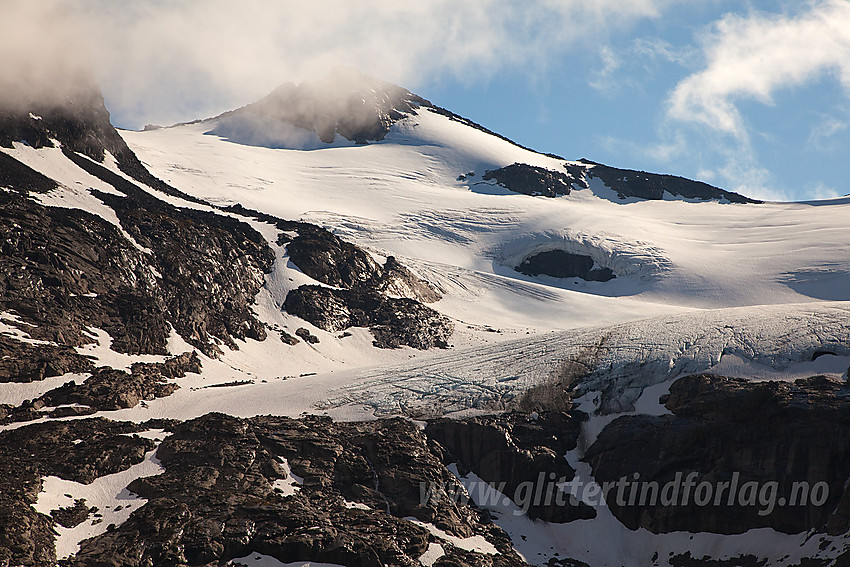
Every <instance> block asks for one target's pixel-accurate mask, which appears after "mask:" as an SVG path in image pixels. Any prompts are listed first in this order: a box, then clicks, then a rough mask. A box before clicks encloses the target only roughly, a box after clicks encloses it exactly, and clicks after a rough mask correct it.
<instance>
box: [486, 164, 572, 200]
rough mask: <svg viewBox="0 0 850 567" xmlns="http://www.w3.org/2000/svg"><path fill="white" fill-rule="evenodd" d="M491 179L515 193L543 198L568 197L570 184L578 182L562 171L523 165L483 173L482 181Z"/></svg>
mask: <svg viewBox="0 0 850 567" xmlns="http://www.w3.org/2000/svg"><path fill="white" fill-rule="evenodd" d="M491 179H492V180H495V181H496V183H498V184H499V185H501V186H502V187H505V188H507V189H510V190H511V191H514V192H516V193H522V194H524V195H534V196H537V195H542V196H544V197H557V196H558V195H569V194H570V189H571V187H572V184H573V183H577V182H578V181H577V179H575V178H573V177H572V176H571V175H569V174H568V173H564V172H563V171H552V170H550V169H545V168H543V167H537V166H534V165H528V164H525V163H514V164H511V165H508V166H506V167H503V168H501V169H494V170H491V171H487V172H485V173H484V180H485V181H489V180H491ZM579 179H580V178H579Z"/></svg>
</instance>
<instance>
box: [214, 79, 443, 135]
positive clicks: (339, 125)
mask: <svg viewBox="0 0 850 567" xmlns="http://www.w3.org/2000/svg"><path fill="white" fill-rule="evenodd" d="M422 105H430V103H429V102H428V101H427V100H425V99H423V98H421V97H419V96H417V95H415V94H413V93H411V92H410V91H408V90H407V89H405V88H402V87H400V86H398V85H394V84H392V83H387V82H384V81H381V80H379V79H375V78H374V77H370V76H368V75H365V74H363V73H360V72H358V71H356V70H353V69H350V68H340V69H337V70H335V71H334V72H333V73H331V74H330V75H328V76H327V77H325V78H324V79H321V80H319V81H315V82H304V83H301V84H299V85H295V84H293V83H285V84H283V85H281V86H279V87H278V88H277V89H275V90H274V91H272V92H271V93H270V94H269V95H268V96H266V97H265V98H263V99H262V100H260V101H258V102H255V103H253V104H250V105H248V106H246V107H243V108H241V109H239V110H236V111H234V112H232V113H227V114H226V115H224V116H233V115H239V114H242V115H244V114H253V115H258V116H260V117H262V118H266V119H276V120H280V121H282V122H286V123H289V124H292V125H294V126H297V127H299V128H303V129H305V130H311V131H313V132H315V133H316V134H317V135H318V136H319V138H320V139H321V140H322V141H323V142H325V143H331V142H333V141H334V138H335V136H336V135H337V134H339V135H340V136H342V137H343V138H346V139H347V140H350V141H352V142H356V143H358V144H365V143H368V142H369V141H376V140H382V139H383V138H384V136H386V135H387V133H388V132H389V129H390V127H391V126H392V125H393V124H394V123H395V122H396V121H398V120H400V119H402V118H404V117H406V116H408V115H410V114H414V113H415V112H416V109H417V108H418V107H420V106H422Z"/></svg>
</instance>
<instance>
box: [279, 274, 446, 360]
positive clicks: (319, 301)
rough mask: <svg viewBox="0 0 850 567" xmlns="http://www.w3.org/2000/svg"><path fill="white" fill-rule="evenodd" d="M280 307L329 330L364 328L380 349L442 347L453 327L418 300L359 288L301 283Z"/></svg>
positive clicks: (444, 346)
mask: <svg viewBox="0 0 850 567" xmlns="http://www.w3.org/2000/svg"><path fill="white" fill-rule="evenodd" d="M283 307H284V309H286V311H287V312H288V313H292V314H293V315H297V316H298V317H301V318H302V319H305V320H307V321H310V322H311V323H312V324H313V325H315V326H317V327H319V328H320V329H324V330H326V331H330V332H334V331H342V330H345V329H348V328H349V327H368V328H369V329H370V330H371V331H372V334H373V335H375V341H374V343H375V346H378V347H380V348H396V347H399V346H411V347H413V348H418V349H428V348H432V347H439V348H446V347H447V346H448V340H449V337H451V334H452V332H453V330H454V326H453V325H452V323H451V321H449V320H448V319H447V318H446V317H444V316H442V315H440V314H439V313H437V312H436V311H434V310H433V309H431V308H430V307H426V306H424V305H422V304H421V303H419V302H418V301H415V300H413V299H407V298H401V299H396V298H391V297H386V296H384V295H382V294H380V293H378V292H376V291H372V290H368V289H363V288H355V289H333V288H328V287H322V286H315V285H303V286H301V287H299V288H298V289H294V290H292V291H290V292H289V294H287V296H286V301H285V302H284V304H283Z"/></svg>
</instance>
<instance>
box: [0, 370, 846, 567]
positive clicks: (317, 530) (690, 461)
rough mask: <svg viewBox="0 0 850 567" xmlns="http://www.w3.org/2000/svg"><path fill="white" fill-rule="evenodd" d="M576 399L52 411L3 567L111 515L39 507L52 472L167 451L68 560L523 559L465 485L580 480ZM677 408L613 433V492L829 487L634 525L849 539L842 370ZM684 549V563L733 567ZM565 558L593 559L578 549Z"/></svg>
mask: <svg viewBox="0 0 850 567" xmlns="http://www.w3.org/2000/svg"><path fill="white" fill-rule="evenodd" d="M561 403H562V404H564V403H566V404H567V407H568V409H567V410H566V411H554V410H552V411H545V410H544V409H543V408H540V411H534V412H532V413H521V412H508V413H503V414H499V415H493V416H480V417H475V418H467V419H460V420H449V419H437V420H431V421H429V422H427V423H423V422H412V421H409V420H405V419H402V418H392V419H385V420H376V421H370V422H359V423H335V422H333V421H331V420H330V419H329V418H326V417H312V416H310V417H303V418H301V419H290V418H283V417H273V416H263V417H256V418H251V419H239V418H235V417H230V416H226V415H223V414H208V415H205V416H203V417H200V418H198V419H194V420H190V421H186V422H173V421H157V422H147V423H142V424H132V423H125V422H114V421H110V420H107V419H103V418H84V419H72V420H70V421H67V420H61V421H55V420H53V421H50V422H46V423H37V424H33V425H26V426H23V427H20V428H18V429H14V430H8V431H4V432H2V433H0V451H2V458H0V468H1V469H2V471H0V479H2V480H0V483H2V490H0V518H2V522H0V565H33V566H42V565H43V566H47V565H53V564H54V563H55V560H56V556H55V552H54V546H53V540H54V531H55V530H59V531H60V532H61V531H62V530H63V529H68V528H73V527H74V526H76V525H80V524H84V523H91V524H97V522H98V518H99V517H100V516H99V514H98V510H97V509H92V508H89V507H88V506H87V505H86V503H85V502H84V501H80V500H76V501H75V500H72V499H70V498H68V502H67V505H66V506H62V507H58V508H56V509H54V510H51V511H50V512H49V515H46V514H41V513H38V512H36V510H35V509H34V508H33V505H34V504H36V503H37V502H38V500H39V498H40V495H39V494H40V492H41V491H42V479H43V478H44V477H48V476H56V477H59V478H62V479H67V480H73V481H75V482H79V483H91V482H93V481H95V480H96V479H98V478H99V477H103V476H105V475H109V474H113V473H116V472H118V471H121V470H126V469H128V468H129V467H131V466H133V465H136V464H138V463H140V462H142V461H143V460H145V458H146V455H147V454H149V453H150V452H151V451H154V450H155V458H156V459H158V461H159V463H160V466H161V472H160V474H157V475H154V476H146V477H143V478H137V479H136V480H133V481H132V482H130V483H129V485H128V486H127V488H128V490H129V491H130V492H131V493H132V494H135V495H137V496H138V497H140V498H141V499H143V500H141V501H140V502H141V505H140V506H138V507H136V508H135V509H134V510H133V511H132V513H131V514H130V515H129V518H128V519H127V520H126V521H124V522H123V523H121V524H120V525H108V526H107V527H106V530H105V531H104V532H103V533H102V534H101V535H98V536H96V537H93V538H91V539H87V540H85V541H83V542H81V543H80V547H79V551H78V552H77V553H76V554H74V555H73V556H71V557H70V558H66V559H64V560H63V561H62V564H64V565H75V566H76V565H79V566H92V565H98V566H99V565H127V566H136V565H138V566H142V565H193V566H200V565H210V566H212V565H221V564H224V563H226V562H227V561H230V560H233V559H238V558H242V557H246V556H248V555H249V554H251V553H257V554H262V555H267V556H271V557H274V558H276V559H278V560H279V561H281V562H283V563H288V562H294V561H316V562H325V563H332V564H339V565H345V566H350V567H360V566H363V567H365V566H376V567H377V566H380V565H420V564H423V563H422V561H425V562H426V563H425V564H433V565H443V566H448V565H453V566H463V565H469V566H482V565H524V564H526V561H524V560H523V558H521V557H520V556H518V555H517V554H516V552H515V551H514V550H513V547H512V541H511V537H510V536H509V535H508V534H506V533H505V532H504V531H503V530H502V529H501V528H500V527H499V526H498V525H497V524H496V523H494V518H497V516H493V515H492V513H491V512H489V511H488V510H487V509H486V507H479V506H477V505H476V494H475V493H474V492H475V491H471V492H473V493H472V494H470V493H469V492H467V490H466V489H465V488H463V486H462V483H463V482H464V481H468V480H469V479H470V478H477V479H481V480H482V481H484V482H485V483H490V484H492V485H493V486H496V487H499V488H500V490H501V491H502V494H504V495H507V496H509V497H512V498H514V499H515V500H517V498H516V496H515V495H516V494H520V493H521V492H518V491H517V489H518V488H519V487H520V486H521V485H522V484H523V483H534V482H535V480H536V479H538V478H539V476H540V475H541V474H542V475H544V476H547V477H548V476H549V475H552V474H554V476H556V477H558V478H559V479H560V480H561V481H562V482H564V481H566V482H569V481H572V480H573V479H574V477H575V474H576V471H575V470H574V469H573V468H572V467H571V466H570V464H569V463H568V462H567V460H566V459H565V458H564V456H565V455H567V454H568V453H570V452H571V451H574V450H575V449H576V447H577V445H578V444H579V443H580V438H581V430H582V423H583V422H585V421H586V420H587V419H588V416H587V415H586V414H584V413H583V412H581V411H580V410H578V409H576V408H569V402H568V400H561ZM665 405H666V407H667V409H669V410H670V411H671V412H672V413H671V415H666V416H660V417H650V416H625V417H621V418H619V419H617V420H615V421H614V422H613V423H611V424H610V425H609V426H608V427H606V428H605V429H604V430H603V431H602V433H601V434H600V435H599V438H598V440H597V441H596V442H595V443H594V444H593V445H592V446H590V447H589V448H588V449H587V452H586V457H585V458H584V461H585V462H586V463H588V464H589V465H590V466H591V468H592V471H593V474H594V475H595V478H596V480H597V481H598V482H599V483H603V482H606V481H614V482H616V480H617V479H619V478H623V477H626V478H630V477H631V476H632V475H634V474H636V473H637V474H640V475H641V476H642V478H644V479H651V480H654V481H659V482H666V481H669V480H670V479H671V478H672V474H673V472H674V471H678V472H682V473H683V474H685V475H687V474H690V473H691V472H695V473H697V474H698V475H699V480H700V481H702V480H705V479H711V478H714V479H722V478H725V477H726V476H728V475H730V474H731V473H732V471H735V472H737V473H738V474H740V476H741V481H740V482H741V484H744V483H745V482H748V481H753V480H756V481H760V482H768V481H774V480H775V481H777V482H778V484H779V493H780V494H783V495H787V493H788V488H789V487H790V486H791V484H792V483H793V482H797V481H808V482H811V483H816V482H825V483H826V484H827V485H828V487H829V491H828V498H827V499H826V501H825V502H817V503H814V502H808V503H806V504H803V505H795V506H785V507H777V508H776V509H775V510H772V511H771V513H770V514H767V515H761V514H759V513H758V510H759V509H760V508H757V507H747V506H740V505H738V504H735V505H733V506H725V505H723V506H708V507H696V506H693V505H692V506H666V507H665V506H648V505H647V506H641V505H635V504H634V503H632V505H626V506H620V505H618V503H617V499H616V498H613V497H611V498H609V499H608V506H609V508H610V509H611V510H612V512H613V513H614V514H615V516H616V517H617V518H618V520H620V521H621V522H622V523H623V524H624V525H625V526H626V527H627V528H629V529H632V530H634V529H637V528H639V527H640V528H646V529H649V530H651V531H653V532H655V533H663V532H670V531H681V530H689V531H703V532H713V533H723V534H740V533H744V532H746V531H747V530H750V529H753V528H758V527H764V526H769V527H772V528H774V529H776V530H778V531H781V532H785V533H789V534H793V533H805V532H809V533H810V534H811V535H810V537H815V538H818V539H819V540H820V541H821V549H828V548H829V547H830V546H831V545H845V544H844V543H843V541H844V540H843V538H842V537H841V536H842V535H843V534H846V532H847V531H848V517H850V515H848V511H847V510H848V502H850V491H848V490H846V487H845V484H846V479H847V477H848V476H850V443H848V441H847V440H848V439H850V419H847V416H848V415H850V412H848V409H850V388H848V387H847V386H846V385H845V384H843V383H841V382H838V381H835V380H831V379H827V378H823V377H813V378H811V379H807V380H798V381H797V382H795V383H791V384H789V383H777V382H762V383H748V382H744V381H740V380H735V379H729V378H724V377H720V376H713V375H695V376H688V377H685V378H682V379H680V380H678V381H677V382H675V383H674V384H673V386H672V387H671V389H670V394H669V395H668V396H665ZM152 429H154V430H159V429H164V430H165V432H166V433H165V435H166V436H165V438H164V440H163V441H161V442H158V441H155V440H152V439H151V438H150V436H146V435H144V432H146V431H150V430H152ZM139 434H142V435H139ZM780 462H782V463H787V465H786V466H780V465H779V463H780ZM547 486H548V488H547V490H550V491H551V490H553V489H554V485H552V484H549V485H547ZM681 492H682V491H681V489H680V490H679V491H678V495H679V496H681ZM41 497H44V495H42V496H41ZM518 504H521V503H518ZM530 504H531V505H528V506H525V509H526V510H527V514H528V516H529V517H530V518H533V519H535V520H536V521H538V522H543V521H545V522H550V523H555V524H565V523H570V522H580V521H583V520H586V519H589V518H594V517H596V515H597V513H598V511H597V509H595V508H594V507H593V506H589V505H587V504H585V503H583V502H581V501H579V500H578V499H576V498H563V499H560V500H559V499H556V498H554V497H550V498H546V497H545V495H544V498H542V499H540V500H539V501H536V502H531V503H530ZM100 512H102V510H101V511H100ZM514 535H515V534H514ZM600 544H601V543H600ZM594 545H596V543H594ZM436 546H439V548H437V547H436ZM429 550H430V555H427V554H428V553H429ZM429 557H430V558H431V559H433V562H430V561H431V559H429ZM842 557H844V558H845V559H846V558H848V557H850V552H845V555H842ZM423 558H424V559H423ZM525 559H527V560H529V561H532V562H535V559H536V558H534V557H528V558H525ZM668 559H669V563H668V564H670V565H679V564H681V565H685V564H687V565H719V564H720V563H714V562H710V561H709V562H699V561H696V560H692V558H689V557H687V558H686V557H684V556H683V557H672V558H668ZM839 560H840V561H843V560H844V559H839ZM687 561H690V562H687ZM735 561H739V562H735ZM746 561H748V560H747V559H746V558H744V557H742V558H739V559H738V560H733V561H732V562H731V563H724V564H730V565H731V564H735V565H738V564H742V563H740V562H746ZM549 564H550V565H579V564H580V563H579V562H576V561H573V560H570V559H568V558H559V559H557V560H555V559H552V560H551V561H550V562H549ZM662 564H663V563H662ZM752 564H754V565H755V564H759V565H761V564H763V563H758V562H756V563H752ZM827 564H829V562H828V561H826V560H823V561H820V560H812V561H811V562H807V563H805V565H827ZM839 564H840V563H839Z"/></svg>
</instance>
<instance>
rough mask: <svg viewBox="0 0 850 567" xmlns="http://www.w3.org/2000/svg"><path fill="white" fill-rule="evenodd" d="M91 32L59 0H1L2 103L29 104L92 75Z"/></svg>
mask: <svg viewBox="0 0 850 567" xmlns="http://www.w3.org/2000/svg"><path fill="white" fill-rule="evenodd" d="M88 57H89V50H88V43H87V41H86V38H85V36H81V35H80V34H78V33H76V30H75V29H74V27H73V23H72V18H70V16H69V14H68V13H67V12H66V11H65V10H63V9H62V7H61V6H60V5H59V4H58V2H57V1H54V0H39V1H37V2H36V1H26V2H22V1H19V0H0V103H2V105H3V106H10V105H11V106H13V107H16V106H18V105H26V104H29V103H30V102H31V101H33V100H39V101H53V100H56V99H61V98H62V97H64V96H66V95H67V94H69V91H70V90H71V88H72V87H73V86H75V85H77V84H78V83H79V81H80V79H81V78H82V79H84V80H87V79H89V78H90V72H91V68H90V62H89V60H88Z"/></svg>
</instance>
